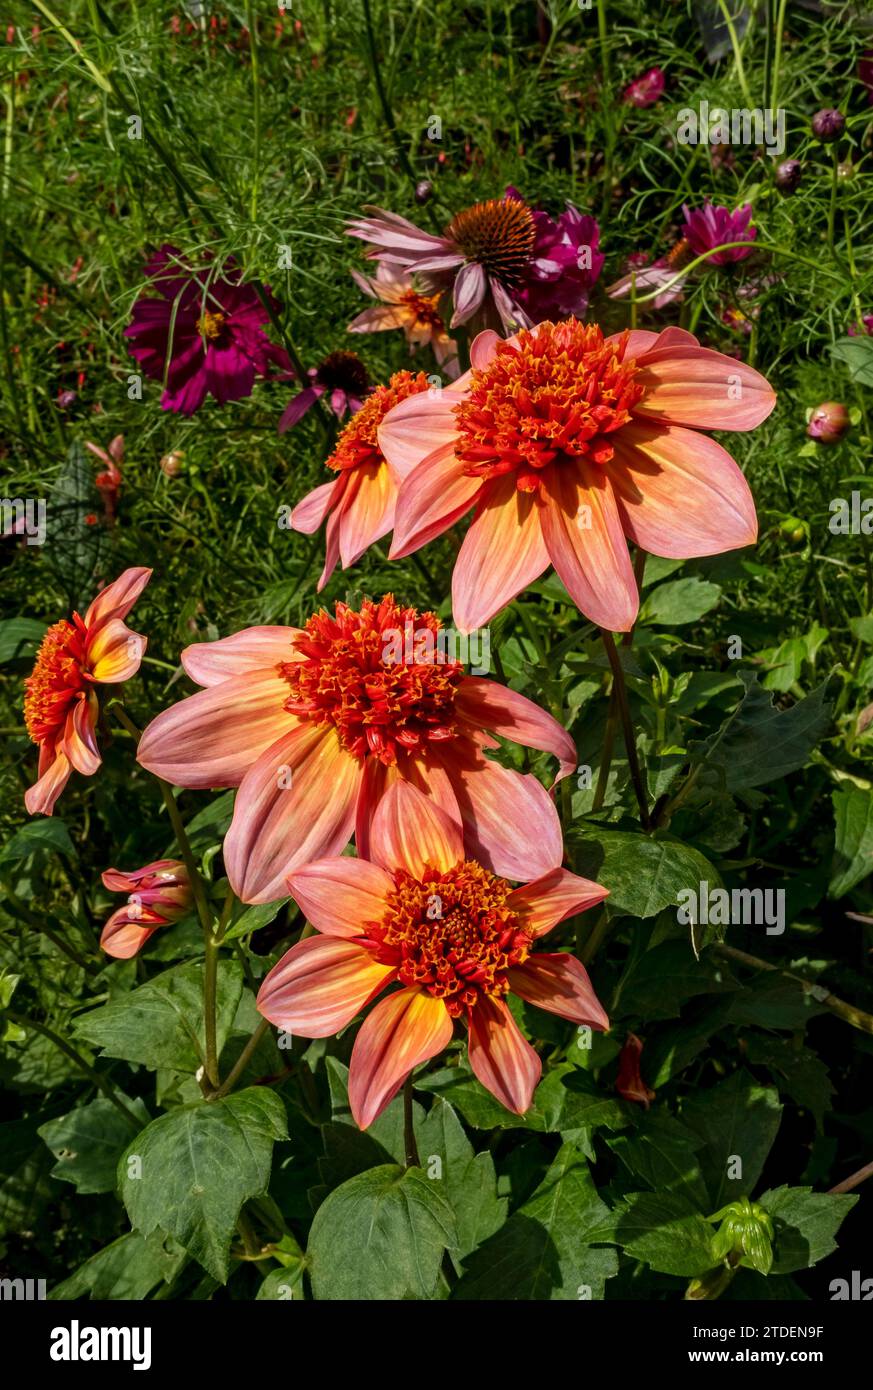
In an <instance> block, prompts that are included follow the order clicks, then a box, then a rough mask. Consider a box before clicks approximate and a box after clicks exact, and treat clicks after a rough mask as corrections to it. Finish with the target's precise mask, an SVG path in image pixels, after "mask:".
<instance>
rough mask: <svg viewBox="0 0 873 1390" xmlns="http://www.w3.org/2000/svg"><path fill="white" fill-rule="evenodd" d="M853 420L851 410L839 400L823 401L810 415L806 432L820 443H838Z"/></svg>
mask: <svg viewBox="0 0 873 1390" xmlns="http://www.w3.org/2000/svg"><path fill="white" fill-rule="evenodd" d="M850 424H851V421H850V419H849V412H848V410H847V409H846V407H845V406H844V405H840V403H839V401H823V402H822V404H821V405H817V406H816V408H815V410H814V411H813V412H812V415H811V416H810V420H809V424H808V425H807V427H806V432H807V434H808V435H809V437H810V439H816V440H818V442H819V444H837V443H838V442H839V440H841V439H842V437H843V435H844V434H846V433H847V431H848V429H849V426H850Z"/></svg>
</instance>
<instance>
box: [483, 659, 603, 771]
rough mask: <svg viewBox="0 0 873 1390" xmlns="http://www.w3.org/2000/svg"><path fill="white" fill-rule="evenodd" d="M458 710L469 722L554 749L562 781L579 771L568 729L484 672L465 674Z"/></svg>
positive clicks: (546, 750) (530, 745)
mask: <svg viewBox="0 0 873 1390" xmlns="http://www.w3.org/2000/svg"><path fill="white" fill-rule="evenodd" d="M455 712H456V713H457V714H459V715H460V716H461V718H462V719H465V720H467V722H468V723H470V724H473V725H475V726H476V727H478V728H481V729H488V730H489V731H490V732H491V733H495V734H500V737H501V738H508V739H511V740H512V742H513V743H521V744H523V745H524V747H525V748H539V749H540V750H541V751H542V752H544V753H554V755H555V757H556V758H557V759H558V762H559V763H560V764H561V770H560V772H559V774H558V776H557V777H556V779H555V780H556V781H560V780H561V778H562V777H567V776H569V774H570V773H571V772H575V771H576V745H575V743H574V742H573V740H572V738H571V737H570V735H569V734H568V733H567V730H566V729H565V728H563V727H562V726H561V725H560V724H559V723H558V721H557V719H554V718H553V717H552V715H550V714H547V713H546V711H545V710H544V709H541V708H540V706H539V705H537V704H534V702H533V700H528V699H527V697H526V696H525V695H519V694H518V692H517V691H516V690H510V689H509V687H508V686H506V685H501V684H500V682H499V681H492V680H488V679H487V678H486V677H484V676H465V677H464V678H463V680H462V681H461V684H460V685H459V687H458V693H457V695H456V696H455Z"/></svg>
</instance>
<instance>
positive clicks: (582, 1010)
mask: <svg viewBox="0 0 873 1390" xmlns="http://www.w3.org/2000/svg"><path fill="white" fill-rule="evenodd" d="M370 855H371V859H372V862H367V861H366V860H363V859H348V858H340V859H320V860H318V861H317V862H316V863H313V864H309V865H307V866H306V867H305V868H301V869H298V870H297V871H296V872H295V873H293V874H292V875H291V876H290V878H289V880H288V882H289V887H290V889H291V892H292V894H293V896H294V897H295V898H296V900H297V902H298V903H299V905H300V907H301V909H302V910H303V912H305V914H306V916H307V917H308V919H309V921H310V922H311V923H312V925H313V926H314V927H315V928H316V929H317V930H318V931H319V932H320V933H322V934H321V935H319V936H311V937H308V938H307V939H306V940H304V941H299V942H298V943H297V945H296V946H292V947H291V950H290V951H288V952H287V954H286V955H284V956H283V957H282V959H281V960H280V961H279V963H278V965H276V966H275V967H274V968H273V969H272V970H271V971H270V973H269V975H267V977H266V979H265V980H264V982H263V984H262V985H261V989H260V992H259V994H258V1009H259V1011H260V1013H262V1014H263V1016H264V1018H266V1019H269V1021H270V1022H271V1023H274V1024H276V1026H277V1027H279V1028H284V1029H287V1031H288V1032H291V1033H295V1034H300V1035H301V1036H303V1037H305V1038H324V1037H328V1036H330V1035H331V1034H333V1033H337V1032H339V1031H340V1030H341V1029H343V1028H345V1027H346V1025H347V1024H349V1023H351V1021H352V1019H353V1018H354V1017H355V1015H356V1014H357V1013H358V1012H359V1011H360V1010H361V1009H362V1008H363V1007H364V1005H365V1004H368V1003H369V1002H370V1000H371V999H374V998H375V997H376V995H377V994H380V993H381V992H382V990H384V989H385V988H386V986H388V985H391V984H397V985H399V986H400V988H399V989H398V990H396V991H395V992H393V993H391V994H389V995H387V996H386V997H385V998H384V999H382V1000H381V1001H380V1003H378V1004H377V1005H376V1007H375V1008H374V1009H373V1010H372V1012H371V1013H370V1014H369V1015H368V1016H367V1018H366V1019H365V1021H364V1023H363V1025H362V1027H361V1029H360V1031H359V1033H358V1036H357V1038H356V1039H355V1045H354V1048H353V1049H352V1057H351V1066H350V1069H349V1103H350V1105H351V1109H352V1114H353V1115H354V1117H355V1122H356V1123H357V1124H358V1125H360V1127H361V1129H366V1128H367V1126H368V1125H371V1124H372V1123H373V1121H374V1120H375V1119H376V1118H377V1117H378V1116H379V1115H380V1114H381V1113H382V1111H383V1110H384V1109H385V1106H386V1105H387V1104H388V1102H389V1101H390V1100H391V1099H392V1097H393V1096H395V1095H396V1094H397V1092H398V1090H399V1089H400V1087H401V1086H402V1085H403V1083H404V1081H405V1080H406V1078H407V1076H408V1075H409V1073H410V1072H411V1071H412V1069H413V1068H414V1067H417V1066H418V1065H419V1063H421V1062H426V1061H427V1060H428V1059H429V1058H430V1057H433V1056H435V1055H436V1053H438V1052H441V1051H442V1050H443V1048H445V1047H446V1046H447V1045H448V1044H449V1042H450V1041H451V1038H452V1033H453V1028H454V1022H455V1019H458V1018H463V1019H465V1020H466V1022H467V1028H468V1037H469V1044H468V1045H469V1056H470V1065H471V1067H472V1068H473V1071H474V1072H475V1074H476V1076H477V1077H478V1078H479V1080H480V1081H481V1082H482V1085H483V1086H486V1087H487V1088H488V1090H489V1091H490V1092H491V1093H492V1095H494V1096H496V1097H497V1099H498V1100H499V1101H500V1103H501V1104H502V1105H505V1106H506V1108H507V1109H508V1110H514V1111H515V1112H516V1113H517V1114H523V1113H524V1112H525V1110H527V1109H528V1108H529V1106H530V1103H531V1099H532V1097H533V1093H534V1088H535V1087H536V1084H537V1082H538V1081H539V1078H540V1073H541V1070H542V1066H541V1063H540V1059H539V1057H538V1056H537V1054H536V1052H535V1051H534V1049H533V1048H532V1047H531V1045H530V1043H529V1042H527V1041H526V1039H525V1038H524V1037H523V1035H522V1033H521V1031H520V1029H519V1027H518V1025H517V1024H516V1022H515V1020H514V1018H513V1016H512V1014H511V1013H510V1011H509V1009H508V1008H507V1005H506V1002H505V1000H506V995H507V994H508V993H509V992H510V991H511V992H512V993H513V994H517V995H518V996H519V997H520V998H521V999H526V1000H528V1001H529V1002H530V1003H531V1004H536V1005H537V1007H538V1008H540V1009H547V1010H548V1011H549V1012H550V1013H555V1014H558V1015H559V1016H560V1017H561V1018H566V1019H570V1020H571V1021H572V1022H573V1023H579V1024H582V1023H584V1024H588V1025H589V1026H590V1027H592V1028H599V1029H605V1028H608V1027H609V1020H608V1018H607V1017H606V1014H605V1013H604V1011H603V1008H602V1006H601V1004H600V1002H599V1000H598V999H597V996H596V994H595V993H594V990H593V988H592V985H591V981H590V980H589V978H588V975H587V972H586V970H585V967H584V966H583V965H582V964H581V963H580V962H579V961H578V960H577V959H576V958H575V956H571V955H567V954H566V953H564V952H560V951H559V952H555V953H546V952H543V953H539V952H537V953H534V947H535V945H536V943H537V940H538V939H539V937H541V936H544V935H545V934H546V932H549V931H551V929H552V928H553V927H554V926H556V925H557V924H558V922H563V921H564V920H565V918H567V917H572V916H573V915H574V914H575V913H577V912H581V911H582V910H583V909H584V908H587V907H591V906H593V904H595V903H598V902H600V901H602V899H603V898H605V897H606V889H605V888H601V887H600V886H599V884H596V883H590V882H589V881H588V880H587V879H584V878H578V877H577V876H576V874H571V873H569V872H568V871H567V870H566V869H561V868H557V867H556V868H553V869H552V870H551V871H550V872H549V873H547V874H545V875H543V876H541V877H539V878H537V879H536V880H535V881H534V882H533V883H526V884H525V885H524V886H523V887H520V888H511V887H510V885H509V884H508V883H506V882H505V880H504V879H502V878H498V877H496V876H495V875H494V874H493V873H490V872H489V871H488V870H487V869H485V868H483V867H482V866H481V865H480V864H477V863H476V862H474V861H471V860H469V859H465V858H464V845H463V841H462V838H461V835H460V832H459V830H458V827H457V825H456V824H455V822H454V821H452V820H451V819H450V817H449V816H447V815H446V814H445V812H444V811H442V810H441V809H440V807H438V806H435V805H434V803H433V802H432V801H430V800H428V798H427V797H425V796H423V795H422V793H421V792H420V791H418V790H417V789H416V788H415V787H413V786H410V785H409V784H408V783H404V782H397V783H395V784H394V786H393V787H391V789H390V790H389V792H388V793H387V795H386V796H385V798H384V799H383V801H382V802H381V804H380V806H379V808H378V810H377V811H376V814H375V816H374V817H373V826H372V835H371V840H370Z"/></svg>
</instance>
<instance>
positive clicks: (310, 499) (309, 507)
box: [291, 473, 348, 536]
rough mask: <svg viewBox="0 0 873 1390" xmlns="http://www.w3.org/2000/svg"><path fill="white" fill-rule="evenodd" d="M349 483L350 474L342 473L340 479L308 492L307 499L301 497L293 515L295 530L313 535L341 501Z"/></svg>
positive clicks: (332, 480)
mask: <svg viewBox="0 0 873 1390" xmlns="http://www.w3.org/2000/svg"><path fill="white" fill-rule="evenodd" d="M347 483H348V473H340V475H339V477H338V478H332V479H331V481H330V482H329V483H322V484H321V486H320V487H316V488H313V489H312V492H307V494H306V496H305V497H301V499H300V501H299V502H298V503H297V506H296V507H295V508H294V510H293V511H292V513H291V525H292V527H293V529H294V530H295V531H300V532H301V533H302V534H303V535H304V536H311V535H313V534H314V533H315V532H316V531H317V530H318V528H319V526H320V525H321V523H322V522H323V521H324V518H325V517H326V516H327V514H328V512H330V511H332V510H333V508H334V507H335V506H336V505H337V504H338V502H339V501H340V500H341V498H342V495H343V493H344V492H345V490H346V484H347Z"/></svg>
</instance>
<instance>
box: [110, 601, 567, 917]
mask: <svg viewBox="0 0 873 1390" xmlns="http://www.w3.org/2000/svg"><path fill="white" fill-rule="evenodd" d="M439 629H440V623H439V619H438V618H436V616H435V615H434V614H432V613H424V614H421V615H419V614H418V613H417V612H416V611H415V609H414V608H400V607H398V605H397V604H396V603H395V602H394V599H393V598H392V596H391V595H390V594H388V595H386V596H385V598H383V599H382V601H381V603H373V602H372V601H371V600H369V599H365V600H364V602H363V604H362V605H361V609H360V611H359V612H355V610H354V609H352V608H349V607H348V606H347V605H346V604H344V603H337V605H336V612H335V616H333V617H331V616H330V615H329V614H328V613H327V612H325V611H324V610H323V609H322V610H321V612H319V613H316V614H315V615H314V616H313V617H312V618H310V619H309V621H308V623H307V624H306V628H305V629H303V630H301V629H300V628H292V627H254V628H247V629H245V631H243V632H238V633H236V634H235V635H234V636H233V637H226V638H223V639H222V640H220V641H218V642H203V643H198V644H197V645H195V646H193V647H187V648H186V649H185V651H184V652H183V653H182V665H183V666H184V668H185V670H186V671H187V673H188V675H189V676H190V677H191V679H192V680H195V681H197V683H198V684H199V685H203V686H205V687H206V689H205V690H201V691H200V692H199V693H198V694H196V695H192V696H190V697H189V698H188V699H186V700H182V701H180V703H179V704H177V705H174V706H173V707H172V708H171V709H168V710H166V711H165V712H164V713H163V714H159V715H158V717H157V719H154V720H152V722H151V724H149V726H148V728H147V729H146V730H145V732H144V734H143V736H142V738H141V739H140V743H139V750H138V753H137V757H138V758H139V761H140V762H141V763H142V765H143V767H147V768H148V769H149V771H150V772H154V773H156V774H157V776H159V777H164V778H166V780H167V781H169V782H172V783H174V784H175V785H177V786H180V787H238V788H239V791H238V792H237V795H236V802H235V805H234V812H233V822H232V824H231V827H230V831H229V833H228V835H227V838H226V840H225V842H224V862H225V867H226V869H227V875H228V878H229V879H230V882H231V884H232V886H233V889H234V892H235V893H236V894H237V895H238V896H239V897H240V898H242V900H243V901H244V902H249V903H255V902H271V901H273V900H274V899H276V898H279V897H281V896H282V895H283V894H284V893H285V891H286V886H285V880H286V877H287V875H288V874H289V873H291V872H293V871H294V870H295V869H298V868H300V866H301V865H303V864H307V863H309V862H310V861H311V860H313V859H320V858H322V857H323V856H325V855H330V854H339V853H340V852H341V851H342V850H343V849H344V847H345V846H346V845H347V844H348V842H349V840H350V839H351V837H352V833H353V832H354V834H355V843H356V846H357V850H358V854H359V855H361V856H363V857H366V856H367V854H368V853H369V848H368V847H369V838H370V823H371V821H372V818H373V814H374V812H375V810H376V807H377V806H378V805H379V802H380V801H381V800H382V797H383V796H384V795H385V792H386V791H387V789H388V787H389V786H390V785H391V784H392V782H394V781H396V780H398V779H403V780H406V781H410V782H413V783H415V785H416V786H419V787H420V788H421V789H422V790H423V791H425V792H427V794H428V795H429V796H431V797H432V798H433V799H434V800H435V801H436V802H437V804H438V805H440V806H442V808H443V810H444V811H445V812H446V813H447V814H448V816H449V817H450V818H451V820H452V821H453V822H454V823H455V824H456V825H458V826H460V827H462V829H463V834H464V839H465V843H466V845H467V850H468V852H469V854H470V855H471V857H473V858H476V859H478V860H480V862H481V863H483V864H484V865H485V866H486V867H487V868H489V869H492V870H493V871H494V872H495V873H498V874H503V875H505V876H506V877H507V878H515V879H527V878H536V877H537V876H538V875H539V874H543V873H546V872H547V871H548V870H549V869H552V868H554V867H555V866H556V865H558V864H560V862H561V859H562V858H563V842H562V838H561V827H560V824H559V822H558V817H557V813H556V811H555V807H554V804H553V802H552V799H551V797H550V796H549V794H548V792H547V791H546V790H545V788H544V787H543V785H542V784H541V783H540V782H538V781H537V779H536V778H535V777H532V776H530V775H525V774H522V773H520V772H514V771H510V770H508V769H506V768H504V767H501V765H500V764H499V763H496V762H493V761H492V760H491V759H490V758H487V757H486V756H485V753H486V751H488V750H491V749H494V748H497V747H498V744H497V741H496V739H495V738H494V735H495V734H497V735H499V736H500V737H502V738H508V739H512V740H513V741H514V742H515V743H520V744H523V745H525V746H526V747H528V748H538V749H541V750H543V751H545V752H549V753H553V754H554V755H555V756H556V757H557V758H558V759H559V761H560V776H562V777H566V776H567V775H568V774H569V773H570V772H572V771H573V769H574V768H575V766H576V761H575V758H576V750H575V747H574V745H573V740H572V739H571V738H570V735H569V734H568V733H567V731H566V729H563V728H562V727H561V725H560V724H558V723H557V721H556V720H555V719H553V718H552V717H551V715H549V714H546V712H545V711H544V710H541V709H540V708H539V706H538V705H535V704H533V703H532V701H530V700H526V699H525V698H524V696H523V695H518V694H516V692H515V691H514V690H509V689H507V688H506V687H505V686H502V685H499V684H497V682H496V681H492V680H486V679H483V678H481V677H478V676H466V675H464V671H463V667H462V665H461V663H460V662H459V661H453V660H449V658H448V652H447V651H446V650H445V647H443V648H442V649H441V646H440V640H441V639H440V637H439Z"/></svg>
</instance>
